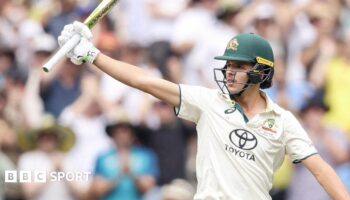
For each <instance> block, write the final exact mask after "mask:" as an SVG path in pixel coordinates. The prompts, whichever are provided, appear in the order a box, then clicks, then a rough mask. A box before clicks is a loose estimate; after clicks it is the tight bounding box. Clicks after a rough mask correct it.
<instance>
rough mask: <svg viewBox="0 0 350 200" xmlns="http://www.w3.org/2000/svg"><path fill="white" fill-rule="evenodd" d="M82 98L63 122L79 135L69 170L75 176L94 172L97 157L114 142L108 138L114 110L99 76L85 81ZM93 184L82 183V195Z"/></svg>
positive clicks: (69, 157) (66, 111)
mask: <svg viewBox="0 0 350 200" xmlns="http://www.w3.org/2000/svg"><path fill="white" fill-rule="evenodd" d="M80 85H81V95H80V96H79V98H78V99H77V100H75V101H74V102H73V103H72V104H71V105H69V106H67V108H65V109H64V111H63V112H62V114H61V116H60V117H59V121H60V123H61V124H63V125H65V126H68V127H70V128H71V129H72V130H74V132H75V134H76V138H77V140H76V145H75V146H74V148H73V149H72V150H71V151H70V152H69V153H68V155H67V159H66V162H67V168H68V169H69V170H70V171H74V172H91V173H92V172H93V170H94V163H95V161H96V159H97V156H98V155H99V154H101V153H102V152H104V151H107V149H109V148H110V146H111V142H110V140H109V138H108V137H107V135H106V134H105V124H106V120H107V112H108V111H109V110H111V111H113V112H114V111H115V110H117V109H118V108H111V107H110V106H109V104H108V103H106V102H105V101H104V100H103V98H102V95H101V94H100V93H99V90H98V87H99V81H98V78H97V77H96V75H94V74H90V73H86V74H84V75H83V77H82V79H81V84H80ZM90 184H91V181H90V180H89V181H86V182H80V183H79V184H77V185H78V187H79V191H80V193H86V192H87V191H88V188H89V187H90Z"/></svg>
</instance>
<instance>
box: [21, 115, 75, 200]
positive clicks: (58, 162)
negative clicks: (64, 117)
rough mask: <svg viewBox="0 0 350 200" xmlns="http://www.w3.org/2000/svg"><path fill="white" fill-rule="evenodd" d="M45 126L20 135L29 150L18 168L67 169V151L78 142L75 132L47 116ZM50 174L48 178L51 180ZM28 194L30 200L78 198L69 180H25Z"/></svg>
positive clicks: (37, 169) (35, 169)
mask: <svg viewBox="0 0 350 200" xmlns="http://www.w3.org/2000/svg"><path fill="white" fill-rule="evenodd" d="M45 120H47V121H44V122H43V125H42V127H41V128H40V129H39V130H35V131H33V132H29V133H28V132H22V133H21V134H20V139H19V141H20V145H21V147H22V149H23V150H26V151H27V152H26V153H24V154H22V155H21V156H20V158H19V162H18V169H19V170H25V171H30V172H34V171H45V172H47V174H49V173H50V172H60V171H64V170H65V168H64V162H63V161H64V158H65V154H64V151H68V150H69V149H70V148H71V147H72V146H73V145H74V139H75V137H74V133H73V132H72V131H71V130H70V129H68V128H66V127H62V126H59V125H57V124H55V123H54V122H53V119H51V118H46V119H45ZM48 178H49V177H47V179H48ZM22 189H23V193H24V197H25V198H26V199H29V200H44V199H45V200H46V199H60V200H61V199H66V200H70V199H74V196H73V194H72V193H71V190H70V186H69V185H68V184H67V182H65V181H56V182H55V181H53V182H52V181H46V182H44V183H31V182H29V183H22Z"/></svg>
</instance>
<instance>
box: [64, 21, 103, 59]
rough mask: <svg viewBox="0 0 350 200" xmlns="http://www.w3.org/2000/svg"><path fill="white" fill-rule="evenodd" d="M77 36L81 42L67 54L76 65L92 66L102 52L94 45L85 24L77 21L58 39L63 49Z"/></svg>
mask: <svg viewBox="0 0 350 200" xmlns="http://www.w3.org/2000/svg"><path fill="white" fill-rule="evenodd" d="M76 34H78V35H79V36H80V38H81V39H80V42H79V43H78V44H77V45H76V46H75V47H74V48H73V49H72V50H71V51H70V52H68V53H67V57H68V58H70V60H71V62H72V63H74V64H76V65H81V64H82V63H90V64H92V63H93V62H94V61H95V59H96V57H97V55H98V54H99V53H100V51H99V50H98V49H97V48H96V47H95V46H94V45H93V44H92V42H91V39H92V33H91V31H90V29H89V28H88V27H87V26H86V25H85V24H83V23H81V22H78V21H75V22H74V23H73V24H69V25H66V26H65V27H64V28H63V30H62V32H61V35H60V36H59V37H58V44H59V45H60V46H61V47H62V46H63V45H64V44H65V43H66V42H68V41H69V40H70V39H71V38H72V37H73V36H74V35H76Z"/></svg>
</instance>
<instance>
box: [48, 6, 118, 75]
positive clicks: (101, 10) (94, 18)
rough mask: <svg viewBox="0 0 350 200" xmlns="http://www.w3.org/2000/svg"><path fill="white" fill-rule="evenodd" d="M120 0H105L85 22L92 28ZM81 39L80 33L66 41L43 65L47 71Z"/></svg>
mask: <svg viewBox="0 0 350 200" xmlns="http://www.w3.org/2000/svg"><path fill="white" fill-rule="evenodd" d="M117 2H118V0H103V1H102V2H101V3H100V4H99V5H98V6H97V7H96V8H95V9H94V11H93V12H92V13H91V14H90V15H89V16H88V17H87V18H86V19H85V21H84V24H85V25H86V26H87V27H88V28H89V29H92V28H93V27H94V26H95V25H96V24H97V22H98V21H99V20H100V19H102V17H103V16H105V15H106V14H107V13H108V12H109V11H111V10H112V8H113V6H114V5H115V4H116V3H117ZM79 41H80V36H79V35H74V36H73V37H72V38H71V39H70V40H69V41H68V42H66V43H65V44H64V45H63V46H62V47H61V48H60V49H59V50H58V51H57V52H56V53H55V54H54V55H53V56H52V57H51V58H50V59H49V60H48V61H47V62H46V63H45V64H44V66H43V70H44V71H45V72H49V71H50V70H51V69H52V68H53V67H54V66H55V65H56V64H57V63H58V62H59V61H60V60H61V59H62V58H64V56H65V55H66V54H67V53H68V52H69V51H71V50H72V49H73V48H74V47H75V46H76V45H77V44H78V43H79Z"/></svg>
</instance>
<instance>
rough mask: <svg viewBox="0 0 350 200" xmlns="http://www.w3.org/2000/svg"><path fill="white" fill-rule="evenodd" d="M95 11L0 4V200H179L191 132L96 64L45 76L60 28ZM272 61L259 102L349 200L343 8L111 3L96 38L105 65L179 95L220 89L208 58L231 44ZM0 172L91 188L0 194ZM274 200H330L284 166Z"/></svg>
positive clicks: (349, 62) (250, 2)
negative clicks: (183, 87) (258, 39)
mask: <svg viewBox="0 0 350 200" xmlns="http://www.w3.org/2000/svg"><path fill="white" fill-rule="evenodd" d="M98 3H99V1H98V0H0V200H3V199H12V200H14V199H17V200H20V199H30V200H31V199H33V200H34V199H38V200H39V199H40V200H41V199H43V200H47V199H52V200H54V199H60V200H62V199H65V200H66V199H67V200H69V199H122V200H141V199H144V200H158V199H159V200H160V199H164V200H187V199H192V197H193V194H194V192H195V188H196V177H195V155H196V130H195V127H194V125H193V124H191V123H189V122H187V121H182V120H180V119H178V118H176V116H175V115H174V113H173V108H172V107H171V106H169V105H167V104H165V103H163V102H160V101H158V100H157V99H155V98H154V97H152V96H150V95H147V94H144V93H141V92H139V91H137V90H135V89H132V88H130V87H127V86H125V85H123V84H122V83H120V82H118V81H116V80H114V79H112V78H111V77H109V76H108V75H106V74H103V73H101V72H100V71H99V70H97V69H96V68H94V67H92V66H87V65H86V66H79V67H77V66H74V65H73V64H72V63H70V62H69V60H67V59H64V60H63V61H62V62H60V63H59V64H58V65H57V66H56V67H55V68H54V69H53V70H52V71H50V72H49V73H45V72H43V70H42V65H43V64H44V63H45V61H46V60H47V59H48V58H49V56H50V55H51V54H52V53H53V52H54V51H55V50H56V49H57V48H58V45H57V40H56V38H57V36H58V35H59V34H60V32H61V30H62V29H63V27H64V25H66V24H68V23H71V22H73V21H75V20H79V21H83V20H84V19H85V18H86V17H87V16H88V15H89V14H90V13H91V11H92V10H93V9H94V8H95V7H96V5H98ZM244 32H252V33H257V34H259V35H261V36H262V37H264V38H266V39H267V40H268V41H269V42H270V43H271V45H272V47H273V50H274V53H275V66H276V68H275V76H274V83H273V87H272V88H270V89H268V90H267V93H268V94H269V95H270V97H271V98H272V99H274V100H275V101H276V102H277V103H278V104H280V105H282V106H283V107H284V108H286V109H290V110H292V111H293V112H294V113H295V114H296V115H297V116H298V117H299V119H300V121H301V123H302V125H303V127H304V128H305V129H306V130H307V132H308V133H309V136H310V138H311V139H312V140H313V142H314V144H315V146H316V148H317V149H318V151H319V154H320V155H321V156H322V157H323V158H324V159H325V160H326V161H327V162H329V163H330V164H331V166H332V167H334V168H335V169H336V171H337V173H338V174H339V175H340V176H341V178H342V179H343V181H344V183H345V184H346V185H347V187H348V188H349V190H350V146H349V141H350V140H349V139H350V103H349V102H350V0H176V1H175V0H137V1H136V0H120V1H119V2H118V5H117V6H116V7H115V8H114V9H113V10H112V11H111V12H110V14H109V15H108V16H106V17H105V18H103V20H101V22H99V23H98V24H97V25H96V27H95V28H94V29H93V33H94V38H93V40H94V43H95V45H96V46H97V47H98V48H99V49H100V50H101V51H102V52H103V53H105V54H107V55H109V56H111V57H113V58H115V59H118V60H121V61H125V62H128V63H131V64H133V65H137V66H139V67H141V68H143V69H145V70H146V71H147V72H148V73H149V75H150V76H156V77H162V78H165V79H167V80H170V81H173V82H175V83H185V84H191V85H202V86H206V87H210V88H216V87H217V86H216V85H215V81H214V80H213V68H218V67H223V65H224V63H223V62H222V61H221V62H220V61H216V60H214V59H213V57H214V56H216V55H221V54H222V53H223V52H224V49H225V47H226V43H227V42H228V41H229V39H230V38H232V37H233V36H234V35H236V34H238V33H244ZM5 170H29V171H30V170H32V171H34V170H42V171H46V172H52V171H62V172H90V173H91V175H90V177H89V178H88V180H80V181H79V180H75V181H59V182H49V181H48V182H46V183H21V184H16V183H6V184H5V183H4V171H5ZM271 195H272V196H273V199H276V200H294V199H295V200H304V199H305V200H310V199H315V200H323V199H325V200H326V199H329V197H328V196H327V195H326V193H325V192H323V190H322V189H321V187H320V186H319V185H318V184H317V182H316V180H315V179H314V178H313V177H312V175H311V174H310V173H309V172H308V171H307V170H306V168H304V167H303V166H302V165H292V164H291V163H290V160H289V158H288V157H286V162H285V163H284V165H283V166H282V168H281V169H280V171H279V172H278V173H277V174H276V177H275V180H274V187H273V189H272V191H271Z"/></svg>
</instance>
